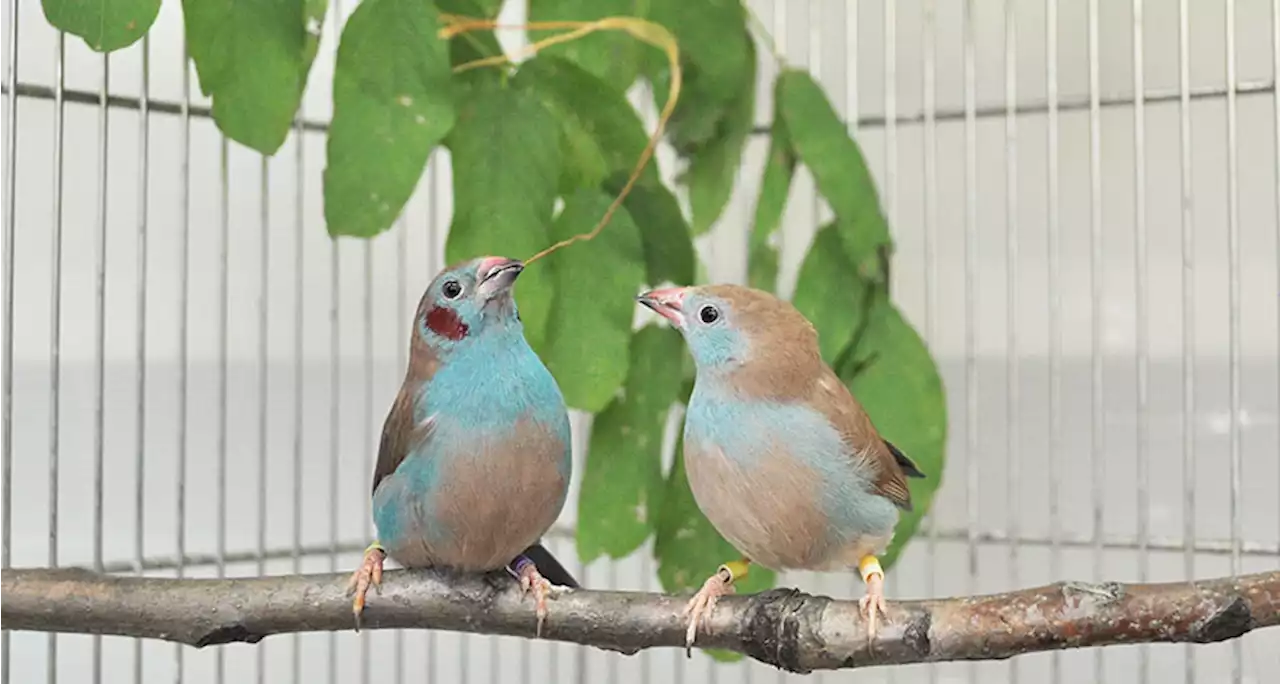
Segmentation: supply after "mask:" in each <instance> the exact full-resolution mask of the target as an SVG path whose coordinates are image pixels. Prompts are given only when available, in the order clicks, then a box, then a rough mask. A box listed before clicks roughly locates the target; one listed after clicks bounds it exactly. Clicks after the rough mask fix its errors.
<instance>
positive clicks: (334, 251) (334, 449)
mask: <svg viewBox="0 0 1280 684" xmlns="http://www.w3.org/2000/svg"><path fill="white" fill-rule="evenodd" d="M340 275H341V272H340V270H339V263H338V239H337V238H336V237H331V238H329V501H330V507H329V572H337V571H338V508H339V507H338V506H337V502H338V496H339V494H340V489H339V487H338V483H339V477H340V476H341V475H340V468H339V460H338V451H339V445H338V440H339V439H340V438H341V436H342V433H341V430H340V428H339V421H340V420H341V418H342V414H341V412H340V411H339V408H340V407H339V405H338V392H339V390H340V388H341V386H342V378H341V374H340V369H341V366H340V358H339V354H340V353H341V348H340V346H339V335H338V315H339V298H340V296H341V295H340V292H339V288H338V283H339V279H340V278H339V276H340ZM337 649H338V635H337V634H336V633H333V632H330V633H329V670H328V673H327V677H328V681H329V683H330V684H333V682H334V681H335V678H336V677H337V672H336V671H337V667H338V655H337Z"/></svg>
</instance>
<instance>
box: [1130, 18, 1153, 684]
mask: <svg viewBox="0 0 1280 684" xmlns="http://www.w3.org/2000/svg"><path fill="white" fill-rule="evenodd" d="M1143 9H1144V8H1143V0H1133V188H1134V202H1133V259H1134V266H1133V274H1134V284H1133V294H1134V327H1135V330H1134V341H1135V346H1136V347H1137V349H1136V350H1135V351H1136V355H1137V369H1136V374H1137V376H1136V378H1135V381H1136V383H1137V388H1136V390H1137V404H1138V405H1137V413H1138V416H1137V417H1138V434H1137V444H1136V445H1135V447H1136V452H1137V455H1136V458H1137V462H1138V463H1137V465H1138V473H1137V476H1138V485H1137V491H1138V502H1137V503H1138V581H1140V582H1146V581H1147V578H1148V575H1149V572H1150V571H1149V566H1150V558H1148V556H1149V554H1150V549H1149V548H1148V545H1149V544H1150V537H1151V475H1150V471H1151V467H1150V466H1151V464H1150V454H1149V453H1148V449H1147V430H1148V429H1149V428H1150V420H1149V412H1150V407H1149V405H1148V404H1149V400H1148V366H1149V360H1150V353H1151V350H1150V349H1149V347H1148V342H1147V299H1148V296H1147V135H1146V128H1147V118H1146V103H1145V96H1146V91H1147V89H1146V74H1145V69H1146V67H1145V65H1146V62H1145V60H1144V54H1143V47H1144V40H1143V28H1144V27H1143ZM1150 659H1151V651H1150V649H1149V648H1148V647H1147V646H1146V645H1143V646H1142V647H1140V648H1139V649H1138V681H1139V682H1146V681H1147V679H1148V675H1149V671H1150V669H1151V663H1150Z"/></svg>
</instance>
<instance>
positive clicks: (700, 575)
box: [653, 438, 777, 594]
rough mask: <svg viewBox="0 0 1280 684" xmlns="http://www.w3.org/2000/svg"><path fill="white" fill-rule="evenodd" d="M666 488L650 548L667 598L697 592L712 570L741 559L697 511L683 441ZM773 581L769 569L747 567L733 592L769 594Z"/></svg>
mask: <svg viewBox="0 0 1280 684" xmlns="http://www.w3.org/2000/svg"><path fill="white" fill-rule="evenodd" d="M666 486H667V489H666V494H665V495H664V496H663V499H662V514H661V515H660V516H658V529H657V539H656V541H655V543H654V549H653V552H654V555H655V556H657V558H658V579H659V580H660V581H661V582H662V589H663V591H666V592H667V593H669V594H674V593H681V592H689V591H690V590H694V589H697V588H699V587H701V586H702V583H703V582H705V581H706V579H707V578H708V577H710V576H711V573H713V572H715V571H716V568H718V567H720V566H721V565H723V564H724V563H727V562H729V561H732V560H737V559H739V558H741V557H742V554H741V553H740V552H739V551H738V550H737V549H735V548H733V545H732V544H730V543H729V542H727V541H725V539H724V537H721V536H720V533H719V532H717V531H716V528H715V527H713V526H712V525H711V521H710V520H707V516H705V515H703V513H702V509H700V508H698V503H697V502H696V501H695V500H694V498H693V492H692V491H690V490H689V479H688V477H687V476H686V475H685V470H684V441H683V438H682V439H681V440H680V442H678V443H677V444H676V460H675V463H673V464H672V466H671V473H670V474H669V475H667V485H666ZM776 580H777V577H776V574H775V573H774V572H773V571H772V570H769V569H768V568H763V567H760V566H759V565H752V566H751V567H750V570H749V571H748V573H747V576H746V577H745V578H743V579H741V580H739V581H738V582H735V583H734V586H736V587H737V589H738V593H743V594H750V593H755V592H759V591H764V590H765V589H769V588H770V587H772V586H773V583H774V582H775V581H776Z"/></svg>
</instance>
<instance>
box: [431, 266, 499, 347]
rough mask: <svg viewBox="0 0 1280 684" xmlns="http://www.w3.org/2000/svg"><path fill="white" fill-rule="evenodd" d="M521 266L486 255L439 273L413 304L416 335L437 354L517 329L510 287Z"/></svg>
mask: <svg viewBox="0 0 1280 684" xmlns="http://www.w3.org/2000/svg"><path fill="white" fill-rule="evenodd" d="M523 270H524V264H522V263H520V262H519V261H516V260H515V259H508V258H506V257H495V256H487V257H480V258H478V259H472V260H471V261H467V262H464V263H461V264H455V265H453V266H450V267H448V268H446V269H445V270H444V271H441V273H440V275H437V276H436V278H435V280H433V281H431V285H429V286H428V287H427V291H426V292H425V293H424V294H423V295H422V300H421V301H420V302H419V303H418V315H417V320H416V323H417V325H416V330H415V333H416V336H417V338H418V339H419V340H421V342H423V343H425V344H426V345H427V347H429V348H430V349H432V350H434V351H437V352H440V351H446V350H449V349H452V348H454V347H456V346H457V345H459V344H463V343H465V342H466V341H467V340H472V339H475V338H477V337H479V336H480V335H482V334H484V333H486V332H490V331H494V330H515V331H519V329H520V315H519V313H518V312H517V311H516V302H515V299H514V298H513V297H512V296H511V288H512V286H513V285H514V284H515V282H516V278H517V277H519V275H520V272H521V271H523Z"/></svg>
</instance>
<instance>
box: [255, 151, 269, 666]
mask: <svg viewBox="0 0 1280 684" xmlns="http://www.w3.org/2000/svg"><path fill="white" fill-rule="evenodd" d="M270 159H271V158H270V157H268V156H267V155H265V154H264V155H262V160H261V163H260V169H261V173H262V177H261V181H260V182H261V185H260V186H259V189H258V195H259V198H258V199H259V201H260V202H261V204H260V205H259V209H258V211H259V213H258V221H259V223H260V224H261V226H262V228H261V234H260V235H259V241H260V242H259V245H260V250H261V253H260V254H259V255H258V258H259V260H260V261H259V262H258V548H257V552H258V575H260V576H261V575H265V574H267V425H268V422H267V413H268V412H269V411H270V405H269V404H268V403H267V369H268V366H267V343H268V342H267V321H268V320H269V319H268V318H267V314H268V313H269V312H268V309H269V307H270V306H271V297H270V296H269V295H268V294H267V293H268V292H269V288H268V280H269V279H270V266H271V166H270ZM254 653H255V655H256V657H257V660H258V662H257V665H258V674H257V681H258V684H265V682H266V676H267V673H266V668H267V658H266V649H263V648H257V649H254Z"/></svg>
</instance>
